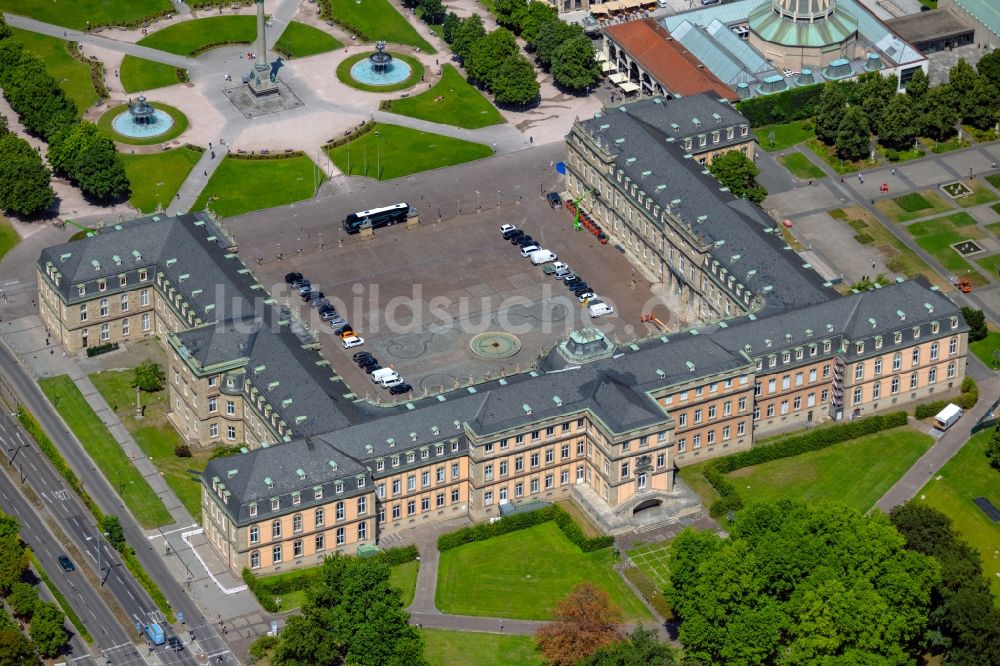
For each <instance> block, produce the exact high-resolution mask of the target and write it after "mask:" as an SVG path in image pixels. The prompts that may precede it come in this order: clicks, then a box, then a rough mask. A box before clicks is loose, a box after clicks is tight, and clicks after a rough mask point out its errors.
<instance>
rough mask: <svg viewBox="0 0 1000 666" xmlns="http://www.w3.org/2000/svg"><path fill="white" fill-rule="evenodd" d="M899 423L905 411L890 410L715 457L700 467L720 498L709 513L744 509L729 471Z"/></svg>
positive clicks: (891, 426)
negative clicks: (887, 412)
mask: <svg viewBox="0 0 1000 666" xmlns="http://www.w3.org/2000/svg"><path fill="white" fill-rule="evenodd" d="M902 425H906V412H891V413H889V414H881V415H878V416H869V417H868V418H866V419H860V420H857V421H848V422H847V423H840V424H837V425H834V426H831V427H829V428H820V429H818V430H810V431H809V432H806V433H804V434H802V435H798V436H797V437H789V438H788V439H783V440H781V441H780V442H777V443H776V444H771V445H769V446H760V447H757V448H753V449H749V450H747V451H740V452H739V453H734V454H732V455H729V456H725V457H724V458H716V459H715V460H712V461H710V462H708V463H707V464H706V465H705V467H704V469H703V470H702V475H703V476H704V477H705V480H706V481H708V482H709V483H710V484H711V485H712V487H713V488H715V491H716V492H717V493H719V495H720V498H719V499H718V500H716V501H715V502H713V503H712V506H711V507H710V508H709V510H708V512H709V515H711V516H712V518H715V519H716V520H718V519H719V518H721V517H722V516H725V515H727V514H728V513H729V512H730V511H733V512H735V511H739V510H740V509H742V508H743V498H742V497H740V494H739V492H737V490H736V486H734V485H733V484H732V482H730V481H729V479H728V478H727V477H726V474H729V473H730V472H735V471H736V470H738V469H743V468H744V467H750V466H752V465H760V464H761V463H766V462H770V461H772V460H780V459H781V458H790V457H792V456H797V455H800V454H803V453H808V452H809V451H819V450H820V449H825V448H827V447H829V446H833V445H834V444H839V443H841V442H846V441H848V440H851V439H856V438H858V437H862V436H864V435H870V434H872V433H876V432H881V431H882V430H889V429H890V428H898V427H899V426H902Z"/></svg>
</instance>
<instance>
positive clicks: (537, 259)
mask: <svg viewBox="0 0 1000 666" xmlns="http://www.w3.org/2000/svg"><path fill="white" fill-rule="evenodd" d="M528 257H529V258H530V259H531V263H533V264H534V265H535V266H541V265H542V264H547V263H549V262H550V261H555V260H556V259H558V258H559V257H557V256H556V253H555V252H551V251H549V250H535V251H534V252H532V253H531V254H530V255H528Z"/></svg>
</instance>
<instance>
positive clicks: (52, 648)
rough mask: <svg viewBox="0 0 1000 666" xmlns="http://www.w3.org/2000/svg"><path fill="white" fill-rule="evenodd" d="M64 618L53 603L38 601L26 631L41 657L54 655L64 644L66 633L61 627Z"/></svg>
mask: <svg viewBox="0 0 1000 666" xmlns="http://www.w3.org/2000/svg"><path fill="white" fill-rule="evenodd" d="M64 618H65V615H63V612H62V610H60V609H59V607H58V606H56V605H55V604H50V603H48V602H46V601H40V602H38V606H37V607H36V608H35V614H34V615H33V616H32V617H31V627H30V629H29V632H28V633H29V634H30V635H31V640H32V642H34V644H35V647H37V648H38V652H39V654H41V655H42V656H43V657H55V656H56V655H58V654H59V653H60V652H61V651H62V649H63V646H64V645H66V640H67V638H68V635H67V634H66V629H65V628H64V627H63V619H64Z"/></svg>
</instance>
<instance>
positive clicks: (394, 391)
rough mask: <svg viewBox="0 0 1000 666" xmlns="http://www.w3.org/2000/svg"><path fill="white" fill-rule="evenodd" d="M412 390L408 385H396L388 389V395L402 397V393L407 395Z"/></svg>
mask: <svg viewBox="0 0 1000 666" xmlns="http://www.w3.org/2000/svg"><path fill="white" fill-rule="evenodd" d="M412 390H413V387H412V386H410V385H409V384H398V385H396V386H392V387H390V388H389V394H390V395H402V394H403V393H409V392H410V391H412Z"/></svg>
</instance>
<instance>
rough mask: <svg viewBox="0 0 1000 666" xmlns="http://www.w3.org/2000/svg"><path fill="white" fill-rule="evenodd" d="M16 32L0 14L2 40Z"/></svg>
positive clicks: (0, 37)
mask: <svg viewBox="0 0 1000 666" xmlns="http://www.w3.org/2000/svg"><path fill="white" fill-rule="evenodd" d="M13 34H14V31H13V30H11V29H10V27H9V26H8V25H7V21H5V20H4V18H3V16H2V15H0V41H2V40H4V39H7V38H8V37H10V36H11V35H13Z"/></svg>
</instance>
